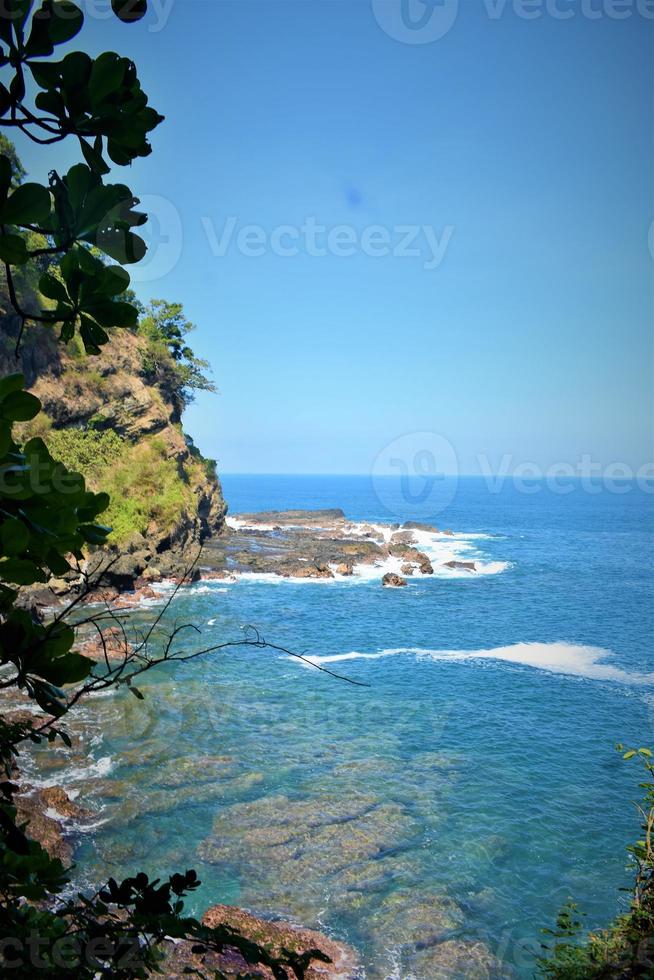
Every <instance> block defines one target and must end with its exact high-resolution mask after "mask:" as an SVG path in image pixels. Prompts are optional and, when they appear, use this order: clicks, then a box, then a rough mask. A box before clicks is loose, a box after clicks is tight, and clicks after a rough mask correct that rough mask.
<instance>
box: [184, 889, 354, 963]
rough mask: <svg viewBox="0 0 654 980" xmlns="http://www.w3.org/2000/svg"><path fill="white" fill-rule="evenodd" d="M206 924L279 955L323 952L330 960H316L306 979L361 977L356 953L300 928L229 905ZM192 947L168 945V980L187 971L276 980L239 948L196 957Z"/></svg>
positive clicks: (205, 920) (212, 913)
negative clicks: (283, 952)
mask: <svg viewBox="0 0 654 980" xmlns="http://www.w3.org/2000/svg"><path fill="white" fill-rule="evenodd" d="M202 921H203V923H204V924H205V925H207V926H210V927H212V928H216V927H217V926H229V927H230V928H232V929H235V930H237V931H238V932H239V933H240V934H241V935H242V936H245V937H246V938H247V939H249V940H250V941H251V942H255V943H258V944H259V945H260V946H265V947H266V949H267V950H268V951H269V952H271V953H272V954H273V955H275V954H277V955H279V953H280V952H281V950H282V949H287V950H290V951H291V952H293V953H298V954H302V953H307V952H309V951H310V950H319V951H320V952H321V953H322V954H324V956H326V957H327V958H328V960H329V961H330V962H328V963H326V962H324V961H323V960H322V959H316V958H312V959H311V961H310V963H309V966H308V968H307V971H306V973H305V980H356V978H358V977H361V976H362V974H361V972H360V970H359V968H358V965H357V955H356V953H355V952H354V950H353V949H351V948H350V947H349V946H346V945H345V944H344V943H340V942H336V941H335V940H334V939H330V938H329V937H327V936H325V935H323V934H322V933H319V932H314V931H313V930H311V929H299V928H297V927H296V926H293V925H291V924H290V923H287V922H279V921H274V922H269V921H267V920H266V919H260V918H258V917H257V916H255V915H252V914H251V913H250V912H246V911H245V910H243V909H237V908H232V907H231V906H229V905H214V906H212V908H210V909H209V910H208V911H207V912H206V913H205V915H204V916H203V919H202ZM193 945H194V944H193V943H190V942H178V943H170V944H169V946H168V954H167V957H166V962H165V975H166V977H168V978H169V980H181V978H182V977H186V976H188V975H189V970H190V971H191V972H195V971H199V972H200V973H201V974H202V975H207V972H209V973H210V974H211V975H213V974H214V973H215V974H216V975H220V976H222V977H224V978H225V980H238V978H239V977H243V976H246V975H247V976H250V977H253V978H257V980H259V978H261V980H274V975H273V973H272V971H271V970H270V969H269V968H268V967H266V966H262V965H252V964H248V963H246V961H245V960H244V959H243V957H242V956H241V954H240V953H239V952H238V950H236V949H235V948H232V949H228V950H226V951H225V953H213V952H210V951H207V952H206V953H193V952H192V947H193Z"/></svg>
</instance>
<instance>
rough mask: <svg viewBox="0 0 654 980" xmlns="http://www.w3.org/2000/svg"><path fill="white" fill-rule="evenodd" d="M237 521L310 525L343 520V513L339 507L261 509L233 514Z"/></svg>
mask: <svg viewBox="0 0 654 980" xmlns="http://www.w3.org/2000/svg"><path fill="white" fill-rule="evenodd" d="M233 516H234V518H235V519H236V520H238V521H244V522H245V523H246V524H254V525H256V524H273V525H276V527H278V528H282V527H287V526H288V525H291V526H293V525H300V526H302V527H311V526H315V525H322V524H327V523H334V522H338V521H344V520H345V514H344V513H343V511H342V510H341V509H340V507H333V508H331V509H326V510H262V511H257V512H256V514H234V515H233Z"/></svg>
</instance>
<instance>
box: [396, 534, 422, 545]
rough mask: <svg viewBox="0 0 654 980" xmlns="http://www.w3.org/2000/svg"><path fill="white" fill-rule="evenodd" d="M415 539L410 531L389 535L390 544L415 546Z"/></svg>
mask: <svg viewBox="0 0 654 980" xmlns="http://www.w3.org/2000/svg"><path fill="white" fill-rule="evenodd" d="M415 542H416V539H415V537H414V536H413V534H411V531H396V532H395V533H394V534H392V535H391V540H390V544H391V545H396V544H415Z"/></svg>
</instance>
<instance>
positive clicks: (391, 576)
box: [382, 572, 406, 589]
mask: <svg viewBox="0 0 654 980" xmlns="http://www.w3.org/2000/svg"><path fill="white" fill-rule="evenodd" d="M382 585H384V586H386V587H387V588H389V589H398V588H400V587H401V586H403V585H406V579H404V578H402V576H401V575H396V574H395V572H386V574H385V575H384V577H383V579H382Z"/></svg>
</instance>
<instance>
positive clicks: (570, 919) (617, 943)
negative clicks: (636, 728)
mask: <svg viewBox="0 0 654 980" xmlns="http://www.w3.org/2000/svg"><path fill="white" fill-rule="evenodd" d="M616 748H617V750H618V751H619V752H621V753H622V754H623V757H624V759H626V760H629V759H637V760H638V761H639V762H640V764H641V765H642V766H643V768H644V771H645V778H644V780H643V782H641V783H640V788H641V789H642V790H644V794H643V799H642V800H641V802H640V803H639V804H638V805H637V812H638V814H639V816H640V818H641V820H642V828H641V829H642V837H641V838H640V839H639V840H637V841H636V842H635V843H634V844H632V845H630V847H629V848H628V851H629V854H630V856H631V859H632V863H633V865H634V866H635V876H634V884H633V888H632V890H631V893H630V899H629V908H628V910H627V911H626V912H624V913H623V914H622V915H619V916H618V917H617V918H616V919H615V921H614V922H612V923H611V924H610V925H609V926H608V927H607V928H606V929H600V930H596V931H592V932H590V933H589V934H588V935H587V936H584V923H583V918H584V917H583V914H582V913H581V912H580V910H579V908H578V906H577V905H576V904H575V903H574V902H573V901H570V902H568V903H567V904H566V905H565V906H564V907H563V908H562V909H561V911H560V912H559V915H558V917H557V921H556V928H554V929H545V930H544V932H545V933H546V934H547V935H548V936H549V937H550V939H549V940H548V942H547V943H545V944H544V950H545V953H546V955H544V956H543V957H542V958H541V961H540V972H541V974H542V976H544V977H547V978H549V980H608V978H611V980H623V978H624V980H627V978H630V977H652V976H654V839H653V837H652V835H653V833H654V763H653V762H652V759H653V756H652V752H651V750H650V749H648V748H639V749H632V748H630V749H625V746H624V745H621V744H620V745H617V746H616Z"/></svg>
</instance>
